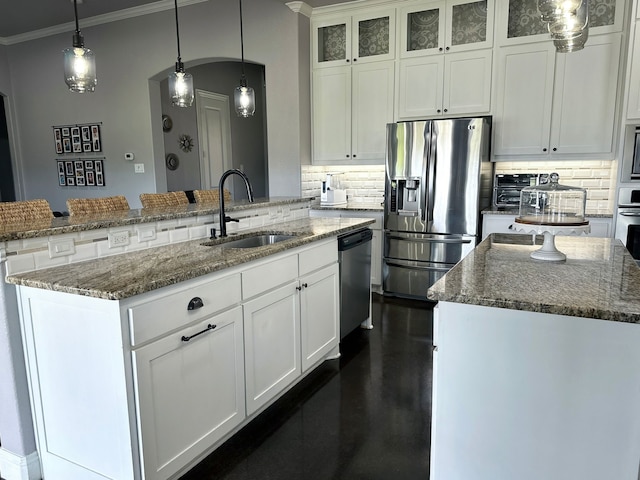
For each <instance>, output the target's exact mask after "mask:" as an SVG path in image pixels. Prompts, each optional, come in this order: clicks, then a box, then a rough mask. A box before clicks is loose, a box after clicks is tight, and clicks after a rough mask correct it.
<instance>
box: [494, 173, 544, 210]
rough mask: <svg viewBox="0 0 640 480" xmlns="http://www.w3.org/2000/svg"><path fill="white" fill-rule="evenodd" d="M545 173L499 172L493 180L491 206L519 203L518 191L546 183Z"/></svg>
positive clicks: (515, 204) (517, 204)
mask: <svg viewBox="0 0 640 480" xmlns="http://www.w3.org/2000/svg"><path fill="white" fill-rule="evenodd" d="M547 179H548V175H547V174H546V173H499V174H496V176H495V177H494V181H493V206H494V207H512V208H516V207H518V206H519V205H520V191H521V190H522V189H523V188H524V187H528V186H530V185H539V184H541V183H546V182H547Z"/></svg>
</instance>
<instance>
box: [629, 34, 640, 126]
mask: <svg viewBox="0 0 640 480" xmlns="http://www.w3.org/2000/svg"><path fill="white" fill-rule="evenodd" d="M630 62H631V65H630V67H629V68H630V74H629V102H628V103H629V104H628V106H627V118H628V119H629V120H636V119H638V118H640V21H636V22H635V36H634V38H633V50H632V54H631V57H630Z"/></svg>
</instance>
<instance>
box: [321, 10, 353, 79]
mask: <svg viewBox="0 0 640 480" xmlns="http://www.w3.org/2000/svg"><path fill="white" fill-rule="evenodd" d="M312 32H313V36H312V45H313V46H312V48H313V67H314V68H318V67H336V66H344V65H346V64H350V63H351V18H350V17H348V16H346V17H332V18H328V19H323V20H319V21H315V22H314V23H313V27H312Z"/></svg>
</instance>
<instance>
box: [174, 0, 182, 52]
mask: <svg viewBox="0 0 640 480" xmlns="http://www.w3.org/2000/svg"><path fill="white" fill-rule="evenodd" d="M174 4H175V7H176V41H177V43H178V64H182V59H181V58H180V27H179V26H178V0H174Z"/></svg>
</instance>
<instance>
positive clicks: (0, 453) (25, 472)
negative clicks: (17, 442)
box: [0, 447, 42, 480]
mask: <svg viewBox="0 0 640 480" xmlns="http://www.w3.org/2000/svg"><path fill="white" fill-rule="evenodd" d="M0 477H2V480H41V478H42V472H41V471H40V459H39V458H38V452H33V453H30V454H29V455H27V456H26V457H23V456H20V455H16V454H15V453H12V452H10V451H9V450H5V449H3V448H1V447H0Z"/></svg>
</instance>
